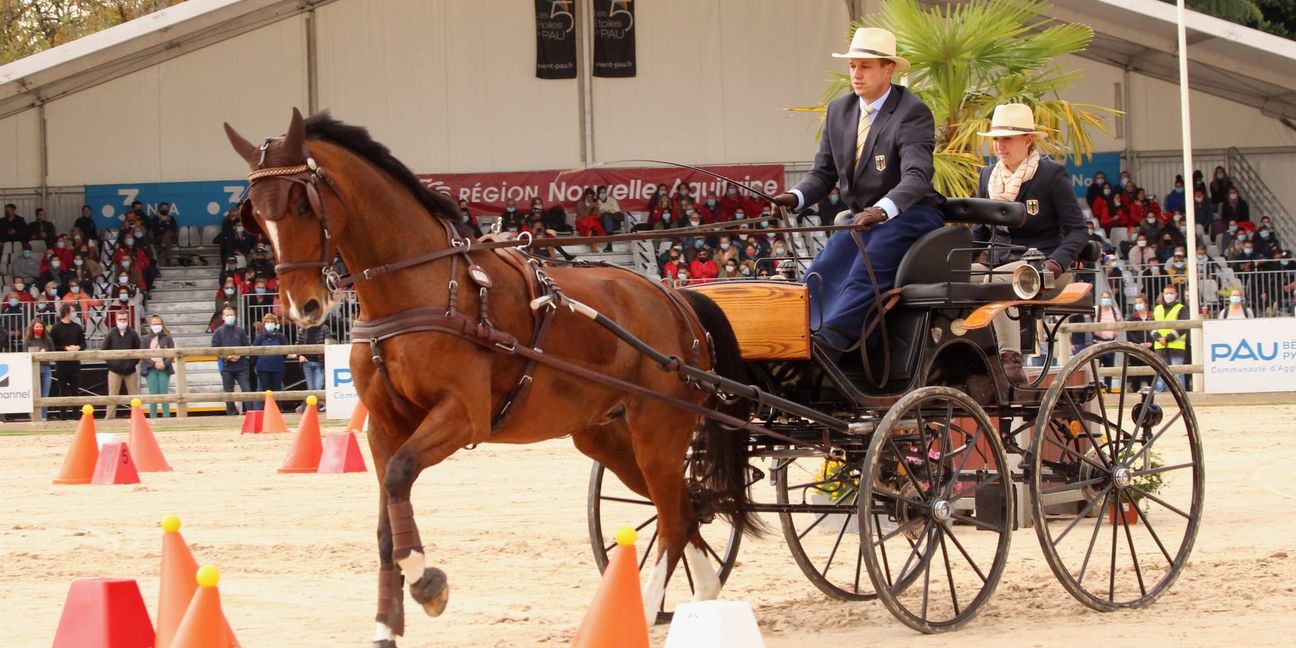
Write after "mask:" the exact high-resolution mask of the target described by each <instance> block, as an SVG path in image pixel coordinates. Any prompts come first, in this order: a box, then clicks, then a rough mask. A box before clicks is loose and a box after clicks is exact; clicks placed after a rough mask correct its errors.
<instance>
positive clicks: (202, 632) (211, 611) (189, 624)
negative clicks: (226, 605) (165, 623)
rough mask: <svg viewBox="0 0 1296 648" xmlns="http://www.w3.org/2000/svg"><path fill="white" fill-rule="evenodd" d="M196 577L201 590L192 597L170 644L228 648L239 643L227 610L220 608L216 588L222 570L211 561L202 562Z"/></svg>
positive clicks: (179, 647)
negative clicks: (236, 641) (230, 624)
mask: <svg viewBox="0 0 1296 648" xmlns="http://www.w3.org/2000/svg"><path fill="white" fill-rule="evenodd" d="M194 580H195V581H196V582H197V583H198V591H196V592H194V595H193V600H191V601H189V607H188V609H186V610H185V613H184V618H183V619H181V620H180V627H179V628H177V629H176V633H175V638H174V639H173V640H172V641H171V644H170V648H229V647H230V646H231V645H236V644H235V641H234V637H233V635H231V634H230V632H229V625H228V624H226V622H225V613H224V612H221V604H220V590H218V589H216V584H217V583H219V582H220V571H218V570H217V569H216V568H215V567H212V566H211V565H203V566H202V567H200V568H198V574H197V575H196V576H195V578H194Z"/></svg>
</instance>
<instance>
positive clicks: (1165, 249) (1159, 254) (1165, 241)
mask: <svg viewBox="0 0 1296 648" xmlns="http://www.w3.org/2000/svg"><path fill="white" fill-rule="evenodd" d="M1174 250H1175V239H1174V236H1173V235H1171V234H1170V233H1169V232H1166V233H1165V234H1162V235H1161V242H1160V243H1159V244H1158V245H1157V248H1156V258H1157V261H1160V262H1161V264H1162V265H1165V264H1166V263H1169V262H1170V257H1171V255H1173V254H1174Z"/></svg>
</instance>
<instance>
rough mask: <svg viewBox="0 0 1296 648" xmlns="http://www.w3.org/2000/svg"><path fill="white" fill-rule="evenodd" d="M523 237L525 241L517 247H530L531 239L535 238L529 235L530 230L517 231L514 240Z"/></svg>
mask: <svg viewBox="0 0 1296 648" xmlns="http://www.w3.org/2000/svg"><path fill="white" fill-rule="evenodd" d="M523 237H526V243H523V244H521V245H520V246H518V247H524V248H529V247H531V241H533V240H535V237H534V236H531V232H518V235H517V239H516V240H518V241H521V240H522V238H523Z"/></svg>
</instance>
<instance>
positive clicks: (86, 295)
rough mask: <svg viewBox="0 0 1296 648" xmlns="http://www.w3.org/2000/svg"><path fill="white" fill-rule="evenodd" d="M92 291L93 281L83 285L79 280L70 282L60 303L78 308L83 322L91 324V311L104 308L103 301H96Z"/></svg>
mask: <svg viewBox="0 0 1296 648" xmlns="http://www.w3.org/2000/svg"><path fill="white" fill-rule="evenodd" d="M87 286H88V287H89V290H87V289H86V288H87ZM92 290H94V282H93V281H91V282H87V283H82V282H80V281H78V280H77V279H73V280H72V281H70V282H68V290H67V292H66V293H64V294H63V296H62V297H61V298H60V299H59V301H62V302H64V303H67V304H72V305H74V306H76V307H77V310H78V311H79V312H80V313H81V321H82V322H89V321H90V309H91V308H99V307H100V306H103V300H102V299H95V298H94V295H93V294H92V293H91V292H90V291H92Z"/></svg>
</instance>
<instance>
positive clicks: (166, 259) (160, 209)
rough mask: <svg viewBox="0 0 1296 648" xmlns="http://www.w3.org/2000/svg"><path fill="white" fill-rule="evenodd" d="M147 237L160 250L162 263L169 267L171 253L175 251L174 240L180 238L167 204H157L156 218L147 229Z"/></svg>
mask: <svg viewBox="0 0 1296 648" xmlns="http://www.w3.org/2000/svg"><path fill="white" fill-rule="evenodd" d="M148 233H149V236H150V237H151V238H152V240H153V242H154V243H155V244H156V245H157V246H158V247H159V248H161V249H162V262H163V264H165V265H171V252H172V250H174V249H175V246H176V240H177V239H178V238H179V237H180V226H179V224H178V223H176V219H175V216H174V215H173V214H172V213H171V205H170V204H169V203H164V202H163V203H158V206H157V218H156V219H155V220H154V221H153V223H152V227H151V228H150V229H149V232H148Z"/></svg>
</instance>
